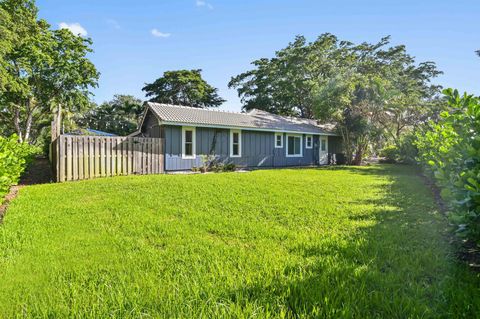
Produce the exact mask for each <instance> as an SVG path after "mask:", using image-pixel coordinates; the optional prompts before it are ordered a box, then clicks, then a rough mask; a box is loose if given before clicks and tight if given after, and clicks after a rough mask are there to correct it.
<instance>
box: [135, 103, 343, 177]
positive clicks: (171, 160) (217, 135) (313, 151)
mask: <svg viewBox="0 0 480 319" xmlns="http://www.w3.org/2000/svg"><path fill="white" fill-rule="evenodd" d="M145 106H146V108H145V112H144V115H143V118H142V120H141V122H140V126H139V131H137V132H136V133H135V135H134V136H140V137H142V136H143V137H156V138H164V140H165V141H164V160H165V163H164V167H165V170H166V171H178V170H190V169H192V168H193V167H199V166H201V165H202V156H201V155H208V154H214V155H215V156H216V157H217V158H218V160H220V161H223V162H231V163H234V164H235V165H237V166H240V167H251V168H253V167H287V166H311V165H324V164H328V163H329V154H337V153H341V138H340V137H339V136H338V135H337V134H335V133H334V131H333V127H332V126H331V125H330V126H329V125H320V124H318V123H317V121H315V120H310V119H301V118H295V117H286V116H279V115H275V114H271V113H268V112H265V111H261V110H256V109H254V110H251V111H249V112H246V113H234V112H225V111H218V110H208V109H199V108H192V107H186V106H178V105H169V104H158V103H152V102H146V103H145Z"/></svg>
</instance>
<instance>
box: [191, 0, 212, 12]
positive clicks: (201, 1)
mask: <svg viewBox="0 0 480 319" xmlns="http://www.w3.org/2000/svg"><path fill="white" fill-rule="evenodd" d="M195 4H196V5H197V7H207V8H209V9H210V10H211V9H213V6H212V5H211V4H210V3H208V2H207V1H205V0H196V1H195Z"/></svg>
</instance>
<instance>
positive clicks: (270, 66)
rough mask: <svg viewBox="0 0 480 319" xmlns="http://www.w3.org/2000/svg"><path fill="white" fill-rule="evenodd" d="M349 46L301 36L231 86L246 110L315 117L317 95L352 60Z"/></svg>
mask: <svg viewBox="0 0 480 319" xmlns="http://www.w3.org/2000/svg"><path fill="white" fill-rule="evenodd" d="M349 46H350V43H349V42H340V41H338V39H337V38H336V37H335V36H334V35H332V34H328V33H327V34H323V35H321V36H320V37H318V39H317V40H316V41H314V42H313V43H307V40H306V39H305V37H303V36H297V37H296V38H295V40H294V41H293V42H292V43H289V44H288V46H287V47H286V48H284V49H282V50H280V51H277V52H276V53H275V57H274V58H271V59H266V58H263V59H259V60H256V61H253V62H252V65H253V66H254V69H253V70H250V71H247V72H244V73H242V74H239V75H237V76H235V77H232V79H231V80H230V82H229V84H228V86H229V87H230V88H236V89H237V91H238V95H239V97H240V98H241V101H242V103H243V109H245V110H250V109H253V108H257V109H261V110H265V111H267V112H271V113H275V114H281V115H291V116H300V117H305V118H313V117H314V91H315V89H316V88H317V87H318V86H322V85H325V84H326V80H327V79H329V78H331V77H333V76H334V75H335V73H334V71H335V66H336V64H337V63H338V62H339V61H340V60H342V59H348V58H349V57H348V51H347V49H348V47H349Z"/></svg>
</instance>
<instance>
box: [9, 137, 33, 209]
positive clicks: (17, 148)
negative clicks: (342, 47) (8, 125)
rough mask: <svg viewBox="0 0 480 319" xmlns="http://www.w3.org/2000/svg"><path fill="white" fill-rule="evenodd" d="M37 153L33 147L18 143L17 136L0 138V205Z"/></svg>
mask: <svg viewBox="0 0 480 319" xmlns="http://www.w3.org/2000/svg"><path fill="white" fill-rule="evenodd" d="M36 152H37V149H35V147H33V146H31V145H29V144H27V143H19V142H18V136H16V135H12V136H11V137H2V136H0V204H1V203H2V198H3V195H5V194H6V193H7V192H8V189H9V188H10V186H12V185H15V184H16V183H17V182H18V181H19V179H20V175H21V174H22V173H23V171H24V170H25V168H26V167H27V165H28V163H29V162H30V161H31V160H32V158H33V156H34V155H35V153H36Z"/></svg>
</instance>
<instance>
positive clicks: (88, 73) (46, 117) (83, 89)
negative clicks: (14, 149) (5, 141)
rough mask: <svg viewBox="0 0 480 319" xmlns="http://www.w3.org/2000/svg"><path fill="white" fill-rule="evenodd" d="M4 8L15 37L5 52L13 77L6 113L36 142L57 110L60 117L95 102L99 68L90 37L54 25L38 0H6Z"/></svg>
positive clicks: (4, 99)
mask: <svg viewBox="0 0 480 319" xmlns="http://www.w3.org/2000/svg"><path fill="white" fill-rule="evenodd" d="M0 8H1V9H2V10H3V12H5V13H7V14H8V15H9V17H10V20H11V21H15V23H14V24H10V26H11V33H12V34H13V36H12V38H13V39H14V40H15V41H14V42H13V43H12V46H11V48H10V49H9V50H8V52H7V53H6V54H5V55H4V64H5V66H6V68H5V70H6V72H7V74H8V77H9V79H10V80H9V82H8V83H7V84H6V85H4V87H3V89H2V90H0V102H1V103H2V106H3V107H2V109H0V118H1V120H2V122H4V123H7V124H8V125H9V126H10V128H11V129H13V130H14V131H15V132H16V133H17V135H18V136H19V140H20V141H26V142H32V141H34V140H35V138H34V137H32V133H34V134H35V137H36V136H38V133H39V131H40V130H41V128H42V126H43V125H49V122H50V119H51V117H52V110H53V109H56V112H57V114H58V118H59V117H60V114H61V113H62V107H63V111H64V112H67V113H68V112H75V111H78V109H79V108H81V107H84V106H86V105H89V103H88V101H89V94H90V92H89V89H90V87H93V86H95V85H96V81H97V79H98V76H99V74H98V72H97V70H96V69H95V67H94V65H93V64H92V63H91V62H90V61H89V60H88V59H87V58H86V55H87V54H88V53H89V52H91V49H90V45H91V40H90V39H84V38H82V37H80V36H75V35H73V34H72V33H71V32H70V31H68V30H51V29H50V25H49V24H48V23H47V22H46V21H45V20H38V18H37V13H38V10H37V8H36V6H35V3H34V1H29V0H5V1H3V2H1V3H0Z"/></svg>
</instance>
